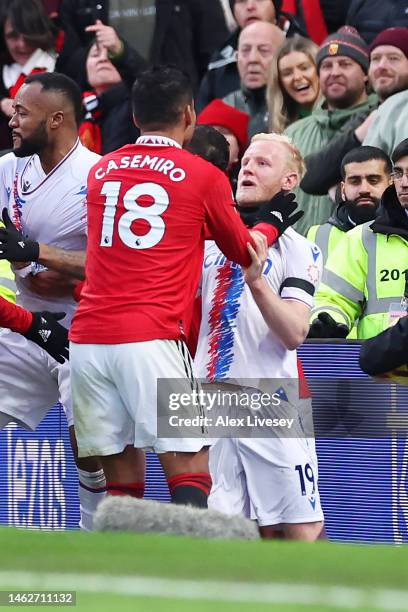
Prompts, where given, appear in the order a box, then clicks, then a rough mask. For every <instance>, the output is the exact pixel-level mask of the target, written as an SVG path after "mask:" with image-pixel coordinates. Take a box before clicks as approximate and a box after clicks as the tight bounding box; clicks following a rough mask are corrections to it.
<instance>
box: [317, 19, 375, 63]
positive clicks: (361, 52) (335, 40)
mask: <svg viewBox="0 0 408 612" xmlns="http://www.w3.org/2000/svg"><path fill="white" fill-rule="evenodd" d="M337 55H345V56H346V57H350V58H351V59H353V60H354V61H356V62H357V63H358V64H360V66H361V67H362V69H363V70H364V72H365V73H367V72H368V64H369V55H368V46H367V44H366V43H365V41H364V40H363V39H362V38H361V36H360V34H359V33H358V32H357V30H356V29H355V28H353V27H352V26H343V27H342V28H340V29H339V30H338V31H337V32H335V33H334V34H330V36H328V37H327V38H326V40H324V41H323V43H322V45H321V47H320V49H319V51H318V52H317V57H316V62H317V68H318V69H319V68H320V64H321V63H322V61H323V60H324V59H325V58H326V57H335V56H337Z"/></svg>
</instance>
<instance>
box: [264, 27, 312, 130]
mask: <svg viewBox="0 0 408 612" xmlns="http://www.w3.org/2000/svg"><path fill="white" fill-rule="evenodd" d="M317 51H318V47H317V45H315V43H314V42H312V41H311V40H309V39H308V38H304V37H303V36H299V35H295V36H293V37H292V38H287V39H286V40H285V42H284V43H283V45H282V46H281V48H280V49H279V51H278V53H277V55H276V57H275V58H274V59H273V61H272V64H271V68H270V72H269V78H268V83H267V101H268V110H269V129H270V131H271V132H277V133H278V134H280V133H282V132H283V131H284V130H285V128H286V127H287V126H288V125H290V124H291V123H293V122H294V121H296V120H297V119H302V118H303V117H306V116H307V115H309V114H310V113H311V111H312V109H313V107H314V105H315V104H316V102H317V101H318V99H319V97H320V84H319V75H318V73H317V67H316V54H317Z"/></svg>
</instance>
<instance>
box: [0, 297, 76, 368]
mask: <svg viewBox="0 0 408 612" xmlns="http://www.w3.org/2000/svg"><path fill="white" fill-rule="evenodd" d="M64 317H65V312H54V313H51V312H30V311H29V310H25V308H21V307H20V306H17V305H16V304H12V303H11V302H9V301H7V300H5V299H4V298H2V297H0V327H7V328H9V329H11V330H12V331H15V332H17V333H19V334H22V335H23V336H25V337H26V338H28V340H31V341H32V342H35V344H38V346H40V347H41V348H42V349H44V351H46V352H47V353H49V354H50V355H51V357H54V359H56V360H57V361H59V362H60V363H63V362H64V361H65V359H68V331H67V330H66V328H65V327H63V326H62V325H60V324H59V323H58V321H59V320H60V319H63V318H64Z"/></svg>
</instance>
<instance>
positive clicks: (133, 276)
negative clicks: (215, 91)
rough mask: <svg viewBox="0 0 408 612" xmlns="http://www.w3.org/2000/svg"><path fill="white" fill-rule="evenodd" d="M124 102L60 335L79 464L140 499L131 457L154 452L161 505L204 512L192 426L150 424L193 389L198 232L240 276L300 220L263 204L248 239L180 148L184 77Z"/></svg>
mask: <svg viewBox="0 0 408 612" xmlns="http://www.w3.org/2000/svg"><path fill="white" fill-rule="evenodd" d="M132 103H133V113H134V118H135V122H136V124H137V125H138V127H139V129H140V132H141V136H140V138H138V140H137V141H136V143H135V144H132V145H126V146H124V147H122V148H121V149H119V150H117V151H114V152H112V153H110V154H108V155H106V156H105V157H103V158H102V159H101V160H100V161H99V162H98V163H97V164H96V165H95V166H94V167H93V168H92V170H91V172H90V174H89V177H88V195H87V205H88V247H87V259H86V273H85V276H86V280H85V285H84V288H83V290H82V294H81V301H80V305H79V307H78V310H77V312H76V314H75V317H74V320H73V324H72V327H71V331H70V339H71V349H70V355H71V372H72V392H73V403H74V413H75V423H76V428H77V438H78V449H79V455H80V456H82V457H87V456H92V455H98V456H100V457H101V461H102V465H103V468H104V471H105V475H106V479H107V490H108V493H110V494H117V495H126V494H130V495H134V496H140V495H141V492H142V491H143V488H144V476H143V468H141V467H139V466H136V465H135V461H134V457H135V455H134V452H133V449H134V448H149V449H154V450H155V451H156V452H158V453H159V458H160V461H161V464H162V466H163V469H164V472H165V474H166V477H167V481H168V484H169V489H170V493H171V498H172V501H173V502H175V503H181V504H191V505H195V506H200V507H206V505H207V497H208V493H209V491H210V488H211V479H210V476H209V473H208V457H207V441H206V440H205V437H204V431H203V428H202V423H201V422H200V424H199V425H197V426H195V425H192V426H191V427H190V428H188V429H187V433H186V430H184V432H183V431H182V430H180V431H179V432H178V431H177V429H175V428H174V427H173V431H171V433H170V434H169V435H167V436H166V437H164V436H163V435H161V434H160V432H158V431H157V423H158V415H160V416H161V418H162V420H163V421H165V422H167V424H169V422H170V415H171V414H172V413H171V408H170V400H169V398H173V399H174V396H175V395H179V396H181V395H183V394H184V393H186V394H189V395H190V396H191V394H192V392H193V391H194V390H195V389H196V386H195V385H196V382H195V380H194V377H193V374H192V363H191V358H190V355H189V353H188V350H187V348H186V346H185V344H184V319H185V315H186V311H187V310H188V308H189V305H190V304H191V300H192V297H193V296H194V295H195V292H196V289H197V286H198V282H199V278H200V274H201V266H202V260H203V246H204V229H205V226H206V227H207V228H208V230H209V232H210V233H211V235H212V237H213V239H214V240H215V241H216V243H217V244H218V245H219V247H220V249H221V250H222V251H223V252H224V253H225V254H226V255H227V257H228V258H229V259H230V260H232V261H234V262H236V263H238V264H240V265H244V266H248V265H249V264H250V262H251V257H250V255H249V252H248V244H252V245H255V244H259V243H261V242H265V244H266V240H267V239H266V237H265V235H264V234H261V233H260V231H256V230H262V231H263V232H265V234H267V236H268V240H269V243H271V242H272V241H273V240H275V239H276V238H277V237H278V236H279V235H280V233H282V232H283V231H284V230H285V229H286V227H288V225H291V224H292V223H294V222H295V221H296V220H297V219H298V218H299V216H300V215H301V213H296V214H294V215H293V216H292V217H290V213H291V212H293V210H294V208H295V205H293V207H292V208H291V207H290V206H284V207H282V208H281V209H279V210H277V209H276V205H273V204H271V203H269V204H267V205H265V207H264V208H263V209H262V212H261V213H260V216H259V220H260V221H261V222H262V223H261V224H260V225H258V226H256V227H255V231H253V232H251V233H250V232H249V231H248V230H247V228H246V227H245V225H244V224H243V223H242V221H241V219H240V218H239V215H238V214H237V212H236V210H235V207H234V202H233V199H232V194H231V188H230V186H229V183H228V180H227V178H226V177H225V175H224V174H223V173H222V172H221V171H219V170H218V169H217V168H215V167H214V166H213V165H211V164H209V163H208V162H206V161H204V160H203V159H201V158H199V157H197V156H195V155H192V154H191V153H189V152H188V151H186V150H183V149H182V146H183V145H184V144H186V143H187V142H188V140H189V139H190V138H191V136H192V133H193V128H194V125H195V111H194V102H193V97H192V89H191V85H190V83H189V81H188V78H187V77H186V75H185V74H184V73H183V72H181V71H179V70H178V69H175V68H171V67H154V68H151V69H149V70H147V71H146V72H145V73H143V74H142V75H141V76H140V77H139V78H138V79H137V80H136V82H135V85H134V87H133V91H132ZM265 222H266V223H265ZM267 224H270V225H267ZM160 379H164V383H163V385H164V387H163V385H162V386H161V387H160V384H159V382H158V381H160ZM162 382H163V381H162ZM175 390H177V391H178V393H177V394H176V393H175V392H174V391H175ZM173 409H174V408H173ZM188 414H189V416H190V417H191V418H192V419H194V418H198V419H200V416H202V415H201V406H199V405H195V404H194V401H193V403H192V406H191V407H190V412H189V413H188ZM174 429H175V431H174ZM170 430H171V427H170Z"/></svg>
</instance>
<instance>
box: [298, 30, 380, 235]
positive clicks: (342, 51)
mask: <svg viewBox="0 0 408 612" xmlns="http://www.w3.org/2000/svg"><path fill="white" fill-rule="evenodd" d="M316 61H317V68H318V72H319V78H320V87H321V91H322V94H323V96H324V98H323V100H322V101H321V102H320V103H319V104H318V105H317V107H316V108H315V109H314V110H313V112H312V114H311V115H310V116H309V117H306V118H304V119H300V120H299V121H295V123H292V125H290V126H289V127H288V128H287V129H286V133H287V135H288V136H289V137H290V138H291V139H292V140H293V142H294V143H295V145H296V146H297V147H298V148H299V150H300V152H301V154H302V155H303V157H305V156H308V155H311V154H312V153H317V152H319V151H320V150H321V149H322V148H323V147H325V146H326V145H327V144H328V143H329V142H330V141H331V140H332V138H334V137H335V136H337V135H338V134H339V133H340V132H341V130H342V128H343V127H344V125H345V124H346V123H347V122H348V121H349V119H350V118H351V117H353V116H354V115H355V114H356V113H361V112H363V113H366V114H368V113H369V112H370V111H371V110H372V109H374V108H376V107H377V104H378V101H377V96H375V95H370V96H367V91H366V86H367V81H368V79H367V71H368V47H367V45H366V44H365V42H364V41H363V40H362V38H361V37H360V36H359V35H358V32H357V31H356V30H354V29H353V28H350V27H343V28H341V29H340V30H339V31H338V32H336V33H335V34H331V35H330V36H328V37H327V39H326V40H325V41H324V42H323V44H322V45H321V47H320V49H319V51H318V53H317V57H316ZM320 193H321V194H322V195H320V196H317V195H313V196H310V195H307V194H306V193H305V191H304V190H303V182H302V183H301V189H300V190H299V192H298V193H297V194H296V199H297V200H298V202H299V205H300V207H301V208H302V209H303V210H304V211H305V215H304V217H303V218H302V220H301V221H300V223H298V225H297V228H296V229H297V230H298V231H299V232H301V233H306V232H307V230H308V229H309V227H310V226H311V225H314V224H318V223H323V222H325V221H327V219H328V218H329V217H330V214H331V213H332V211H333V208H334V202H333V201H332V200H331V199H330V198H329V196H328V195H327V190H326V191H323V192H320ZM323 194H324V195H323Z"/></svg>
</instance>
